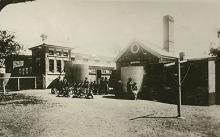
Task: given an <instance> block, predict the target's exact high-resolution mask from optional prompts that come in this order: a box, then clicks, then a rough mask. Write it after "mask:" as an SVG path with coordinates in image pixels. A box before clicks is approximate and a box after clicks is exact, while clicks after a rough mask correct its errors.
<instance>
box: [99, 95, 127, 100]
mask: <svg viewBox="0 0 220 137" xmlns="http://www.w3.org/2000/svg"><path fill="white" fill-rule="evenodd" d="M102 97H103V98H107V99H120V100H129V99H126V98H120V97H116V96H115V95H104V96H102Z"/></svg>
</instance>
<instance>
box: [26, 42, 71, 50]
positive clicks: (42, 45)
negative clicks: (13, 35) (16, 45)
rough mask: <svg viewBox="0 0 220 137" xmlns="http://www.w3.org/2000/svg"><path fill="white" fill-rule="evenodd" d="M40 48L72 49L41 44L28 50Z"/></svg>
mask: <svg viewBox="0 0 220 137" xmlns="http://www.w3.org/2000/svg"><path fill="white" fill-rule="evenodd" d="M40 47H52V48H54V47H55V48H62V49H72V48H70V47H64V46H57V45H49V44H45V43H43V44H41V45H38V46H34V47H31V48H29V50H33V49H36V48H40Z"/></svg>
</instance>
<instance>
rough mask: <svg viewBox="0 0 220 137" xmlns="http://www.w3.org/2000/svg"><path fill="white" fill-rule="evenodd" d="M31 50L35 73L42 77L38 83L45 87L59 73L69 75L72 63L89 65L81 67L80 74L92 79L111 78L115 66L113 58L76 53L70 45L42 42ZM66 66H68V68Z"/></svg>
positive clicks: (72, 73) (74, 73) (73, 73)
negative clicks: (81, 71)
mask: <svg viewBox="0 0 220 137" xmlns="http://www.w3.org/2000/svg"><path fill="white" fill-rule="evenodd" d="M30 50H32V59H33V72H34V75H36V76H37V77H41V78H39V79H38V80H39V81H38V83H40V84H38V85H39V86H40V87H43V88H46V87H48V85H49V84H50V83H51V82H52V81H53V80H54V79H56V78H57V77H58V76H59V75H61V76H65V75H67V73H66V72H65V71H67V72H70V71H71V70H70V69H73V66H71V64H74V66H76V65H78V66H83V65H84V66H88V67H87V68H86V69H85V67H84V68H81V69H83V73H81V74H80V77H88V78H89V80H90V81H94V80H97V79H98V78H100V77H107V78H109V76H110V74H111V71H112V70H113V69H114V68H115V63H114V62H113V59H112V58H108V57H101V56H92V55H89V54H82V53H76V52H74V49H71V48H69V47H63V46H56V45H48V44H42V45H39V46H35V47H32V48H30ZM68 64H70V65H68ZM65 66H67V67H66V69H65ZM69 70H70V71H69ZM87 72H88V75H87ZM84 73H85V74H84ZM68 75H79V74H77V71H75V72H73V71H71V73H68ZM72 78H74V77H72ZM81 79H82V78H81Z"/></svg>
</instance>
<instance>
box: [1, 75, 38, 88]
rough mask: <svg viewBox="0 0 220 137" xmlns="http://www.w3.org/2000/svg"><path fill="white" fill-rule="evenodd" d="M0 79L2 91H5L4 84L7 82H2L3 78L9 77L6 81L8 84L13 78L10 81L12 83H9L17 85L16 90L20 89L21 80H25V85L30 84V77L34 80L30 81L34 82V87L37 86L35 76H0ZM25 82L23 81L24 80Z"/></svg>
mask: <svg viewBox="0 0 220 137" xmlns="http://www.w3.org/2000/svg"><path fill="white" fill-rule="evenodd" d="M0 79H1V80H2V83H1V86H2V88H3V91H4V92H6V88H5V87H6V85H7V83H4V79H9V81H8V83H9V84H10V82H11V81H13V80H15V81H13V82H12V84H10V85H13V86H16V87H17V90H20V89H21V81H22V80H25V79H27V80H28V81H27V80H26V82H27V83H24V84H26V85H28V84H30V83H29V82H30V79H32V80H34V82H31V83H33V84H34V88H35V89H36V88H37V77H35V76H34V77H0ZM24 82H25V81H24Z"/></svg>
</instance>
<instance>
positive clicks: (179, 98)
mask: <svg viewBox="0 0 220 137" xmlns="http://www.w3.org/2000/svg"><path fill="white" fill-rule="evenodd" d="M177 64H178V86H179V88H178V89H179V90H178V91H179V92H178V104H177V111H178V115H177V117H181V68H180V58H178V62H177Z"/></svg>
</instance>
